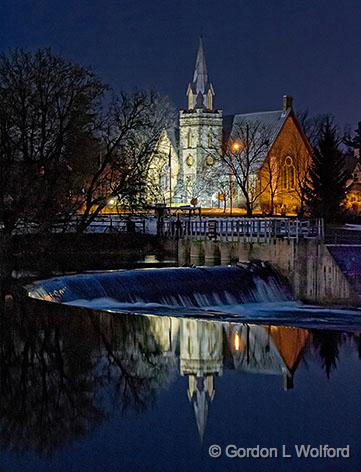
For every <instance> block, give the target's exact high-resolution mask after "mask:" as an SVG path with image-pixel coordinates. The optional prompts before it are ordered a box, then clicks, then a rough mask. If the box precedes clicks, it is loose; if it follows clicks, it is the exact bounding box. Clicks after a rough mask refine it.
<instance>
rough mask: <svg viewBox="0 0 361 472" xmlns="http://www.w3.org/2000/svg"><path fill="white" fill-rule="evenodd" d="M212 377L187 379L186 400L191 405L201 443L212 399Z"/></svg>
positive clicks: (191, 377)
mask: <svg viewBox="0 0 361 472" xmlns="http://www.w3.org/2000/svg"><path fill="white" fill-rule="evenodd" d="M213 383H214V382H213V375H207V376H204V377H195V376H194V375H190V376H189V377H188V398H189V401H191V402H192V403H193V409H194V415H195V417H196V423H197V429H198V433H199V436H200V438H201V441H203V437H204V432H205V429H206V425H207V417H208V405H209V403H210V402H211V401H212V400H213V398H214V393H215V392H214V388H213Z"/></svg>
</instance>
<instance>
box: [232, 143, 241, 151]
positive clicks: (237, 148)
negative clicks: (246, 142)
mask: <svg viewBox="0 0 361 472" xmlns="http://www.w3.org/2000/svg"><path fill="white" fill-rule="evenodd" d="M240 149H241V145H240V144H239V143H233V144H232V151H234V152H238V151H239V150H240Z"/></svg>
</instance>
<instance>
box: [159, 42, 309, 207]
mask: <svg viewBox="0 0 361 472" xmlns="http://www.w3.org/2000/svg"><path fill="white" fill-rule="evenodd" d="M186 95H187V109H185V110H180V111H179V121H178V126H177V127H175V128H174V129H169V130H164V132H163V133H162V136H161V137H160V140H159V143H158V147H157V151H156V153H155V156H154V159H153V164H152V167H151V172H150V182H151V184H150V187H151V189H152V191H153V194H152V197H151V199H152V200H153V202H152V203H166V204H170V205H173V206H174V205H189V204H193V205H199V206H202V207H208V208H209V207H213V208H214V207H223V206H224V207H226V206H228V202H229V201H230V195H231V192H232V200H233V206H234V207H241V208H242V207H244V206H245V202H244V195H243V192H242V190H241V188H240V186H239V185H238V182H237V179H236V178H235V176H232V175H230V174H231V171H230V166H229V165H227V163H226V160H225V159H224V153H225V143H227V142H228V143H229V142H235V141H236V140H237V139H238V138H237V136H238V134H239V133H238V131H239V127H241V126H244V124H245V123H246V124H247V126H251V127H253V128H254V129H255V127H258V128H259V129H261V128H262V129H267V133H268V140H267V146H266V148H265V149H264V151H263V155H262V158H261V159H259V160H258V163H257V165H256V166H255V167H254V169H253V173H254V176H252V177H253V181H257V182H256V187H257V189H258V190H255V191H258V194H259V197H257V201H256V202H255V207H254V209H255V210H259V211H261V212H268V213H269V212H271V213H281V212H286V211H287V212H298V211H299V210H300V207H301V206H302V191H301V188H302V179H304V178H305V175H306V172H307V169H308V166H309V163H310V155H311V153H310V146H309V144H308V142H307V139H306V137H305V136H304V134H303V132H302V130H301V127H300V125H299V123H298V121H297V118H296V116H295V113H294V111H293V108H292V98H291V97H289V96H284V97H283V101H282V108H281V109H280V110H276V111H266V112H259V113H258V112H257V113H247V114H235V115H228V116H224V115H223V111H222V110H221V109H218V108H216V107H215V105H214V97H215V89H214V86H213V84H212V83H211V82H210V80H209V76H208V70H207V65H206V59H205V54H204V48H203V42H202V39H200V43H199V48H198V52H197V58H196V64H195V69H194V74H193V79H192V81H191V82H190V83H189V84H188V88H187V93H186ZM230 179H232V183H231V186H230ZM232 184H233V185H232ZM230 187H231V188H230Z"/></svg>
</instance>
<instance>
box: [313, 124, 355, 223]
mask: <svg viewBox="0 0 361 472" xmlns="http://www.w3.org/2000/svg"><path fill="white" fill-rule="evenodd" d="M340 142H341V140H340V138H339V136H338V132H337V128H336V126H335V124H334V122H333V120H332V118H330V117H329V116H327V117H326V118H325V119H324V122H323V124H322V126H321V131H320V134H319V137H318V139H317V141H316V143H315V145H314V152H313V156H312V161H313V162H312V164H311V169H310V176H309V186H308V191H307V206H308V208H309V212H310V214H311V216H313V217H317V218H324V220H325V221H326V222H331V221H335V220H337V218H338V217H339V216H340V213H341V205H342V202H343V200H344V198H345V194H346V180H347V174H346V170H345V161H344V156H343V153H342V152H341V150H340V148H339V145H340Z"/></svg>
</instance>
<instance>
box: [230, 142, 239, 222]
mask: <svg viewBox="0 0 361 472" xmlns="http://www.w3.org/2000/svg"><path fill="white" fill-rule="evenodd" d="M240 148H241V146H240V144H239V143H237V142H235V143H233V144H232V146H231V153H230V155H229V214H230V216H232V213H233V169H232V165H233V162H232V157H233V156H232V153H233V152H238V151H239V150H240Z"/></svg>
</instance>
